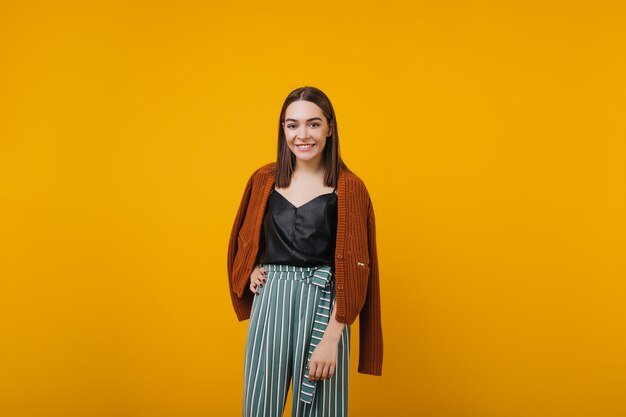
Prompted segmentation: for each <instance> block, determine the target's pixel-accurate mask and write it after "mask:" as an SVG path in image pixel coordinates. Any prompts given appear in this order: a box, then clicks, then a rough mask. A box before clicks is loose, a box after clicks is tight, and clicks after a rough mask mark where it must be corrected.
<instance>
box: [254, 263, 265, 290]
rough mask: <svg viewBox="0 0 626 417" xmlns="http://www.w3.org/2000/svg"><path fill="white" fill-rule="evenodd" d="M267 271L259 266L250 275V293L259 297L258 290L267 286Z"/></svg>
mask: <svg viewBox="0 0 626 417" xmlns="http://www.w3.org/2000/svg"><path fill="white" fill-rule="evenodd" d="M266 273H267V271H266V270H265V268H263V267H262V266H261V265H257V266H256V267H255V268H254V269H253V270H252V273H251V274H250V291H252V292H253V293H254V295H257V294H258V293H259V291H258V288H259V287H262V286H263V284H265V279H266V278H265V274H266Z"/></svg>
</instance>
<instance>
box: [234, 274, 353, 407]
mask: <svg viewBox="0 0 626 417" xmlns="http://www.w3.org/2000/svg"><path fill="white" fill-rule="evenodd" d="M263 267H264V268H265V269H266V270H267V275H266V278H267V280H266V282H265V284H264V285H263V287H260V288H259V294H258V295H256V296H255V297H254V301H253V303H252V310H251V313H250V321H249V325H248V335H247V339H246V349H245V362H244V390H243V391H244V393H243V416H244V417H279V416H282V415H283V411H284V408H285V403H286V400H287V392H288V391H289V384H290V382H291V383H292V414H291V415H292V417H309V416H310V417H313V416H315V417H346V416H347V415H348V371H349V355H350V326H349V325H346V326H345V327H344V330H343V333H342V334H341V339H340V342H339V345H338V354H337V366H336V369H335V374H334V375H333V377H332V378H330V379H326V380H323V381H309V380H308V370H307V369H306V366H307V363H308V360H309V359H310V357H311V353H312V352H313V350H314V349H315V346H317V343H318V342H319V340H321V336H323V334H324V330H325V329H326V325H327V324H328V321H329V319H330V314H331V312H332V308H333V306H334V303H335V288H334V287H335V283H334V279H333V274H332V267H330V266H327V265H323V266H318V267H299V266H290V265H276V264H266V265H263Z"/></svg>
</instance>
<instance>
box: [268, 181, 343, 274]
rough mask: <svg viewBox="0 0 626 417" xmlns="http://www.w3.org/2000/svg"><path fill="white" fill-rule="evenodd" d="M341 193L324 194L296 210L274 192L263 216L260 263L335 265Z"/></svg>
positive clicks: (280, 195)
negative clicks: (339, 194) (339, 195)
mask: <svg viewBox="0 0 626 417" xmlns="http://www.w3.org/2000/svg"><path fill="white" fill-rule="evenodd" d="M336 237H337V194H336V193H335V192H334V191H333V192H332V193H328V194H322V195H319V196H317V197H315V198H314V199H312V200H309V201H308V202H306V203H304V204H303V205H301V206H300V207H296V206H294V205H293V204H291V203H290V202H289V200H287V199H286V198H285V197H284V196H283V195H282V194H280V193H279V192H278V191H276V189H274V190H272V192H271V193H270V196H269V198H268V202H267V208H266V210H265V215H264V217H263V229H262V236H261V247H262V250H261V251H260V253H261V256H260V258H259V263H263V264H281V265H295V266H320V265H330V266H334V261H335V240H336Z"/></svg>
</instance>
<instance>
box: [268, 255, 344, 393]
mask: <svg viewBox="0 0 626 417" xmlns="http://www.w3.org/2000/svg"><path fill="white" fill-rule="evenodd" d="M263 266H264V267H265V268H267V269H268V270H272V268H273V267H274V265H272V264H264V265H263ZM277 269H278V268H277ZM302 272H303V273H304V276H303V277H302V278H303V281H305V282H306V283H307V284H309V285H316V286H318V287H319V291H318V292H317V300H316V306H317V307H316V308H315V313H314V315H313V326H312V328H311V335H310V336H311V337H310V341H309V346H308V348H307V360H306V363H307V365H306V366H305V369H304V375H303V377H302V382H301V384H300V401H302V402H304V403H307V404H311V403H312V402H313V398H314V397H315V389H316V388H317V383H318V382H319V381H309V379H308V378H309V369H308V364H309V361H310V360H311V355H312V354H313V351H314V350H315V348H316V347H317V344H318V343H319V342H320V341H321V340H322V336H324V332H325V331H326V327H327V326H328V323H329V321H330V314H331V312H332V310H331V307H332V305H331V297H332V289H331V286H332V277H333V269H332V267H331V266H329V265H322V266H318V267H306V268H304V267H303V268H302ZM298 273H299V272H298Z"/></svg>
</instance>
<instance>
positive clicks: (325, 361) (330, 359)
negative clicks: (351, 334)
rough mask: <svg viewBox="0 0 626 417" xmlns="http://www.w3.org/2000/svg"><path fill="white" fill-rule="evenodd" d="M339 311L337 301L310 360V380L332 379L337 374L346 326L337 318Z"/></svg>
mask: <svg viewBox="0 0 626 417" xmlns="http://www.w3.org/2000/svg"><path fill="white" fill-rule="evenodd" d="M336 312H337V303H335V305H334V307H333V311H332V313H331V314H330V320H329V322H328V326H326V330H325V331H324V336H322V340H320V342H319V343H318V344H317V346H316V347H315V350H314V351H313V354H311V360H310V361H309V381H316V380H323V379H330V378H332V377H333V375H334V374H335V369H336V367H337V353H338V345H339V341H340V340H341V334H342V333H343V330H344V328H345V327H346V325H345V323H341V322H339V321H337V319H335V313H336Z"/></svg>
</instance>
